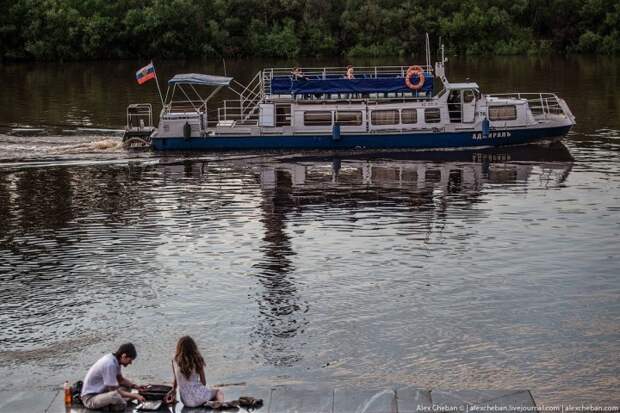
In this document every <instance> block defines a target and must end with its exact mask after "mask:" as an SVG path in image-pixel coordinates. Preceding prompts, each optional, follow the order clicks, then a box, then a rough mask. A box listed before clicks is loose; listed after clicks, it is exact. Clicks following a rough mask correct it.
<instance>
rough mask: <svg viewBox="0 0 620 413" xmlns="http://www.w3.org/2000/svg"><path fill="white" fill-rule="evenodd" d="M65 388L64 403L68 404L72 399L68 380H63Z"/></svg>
mask: <svg viewBox="0 0 620 413" xmlns="http://www.w3.org/2000/svg"><path fill="white" fill-rule="evenodd" d="M63 387H64V390H65V405H67V406H70V405H71V402H72V401H73V395H72V394H71V386H70V385H69V382H68V381H65V385H64V386H63Z"/></svg>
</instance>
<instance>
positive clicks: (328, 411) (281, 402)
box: [269, 387, 334, 413]
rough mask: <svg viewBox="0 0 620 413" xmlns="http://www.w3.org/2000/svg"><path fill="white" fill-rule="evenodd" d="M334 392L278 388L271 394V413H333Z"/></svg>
mask: <svg viewBox="0 0 620 413" xmlns="http://www.w3.org/2000/svg"><path fill="white" fill-rule="evenodd" d="M333 408H334V391H333V390H332V389H326V390H306V389H304V388H301V387H300V388H290V387H276V388H274V389H273V391H272V392H271V404H270V407H269V413H332V412H333Z"/></svg>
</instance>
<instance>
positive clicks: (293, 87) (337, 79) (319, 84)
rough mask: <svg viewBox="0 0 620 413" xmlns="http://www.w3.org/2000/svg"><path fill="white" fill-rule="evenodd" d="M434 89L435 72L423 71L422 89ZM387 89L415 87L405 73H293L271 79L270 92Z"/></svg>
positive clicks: (306, 92) (395, 89) (295, 93)
mask: <svg viewBox="0 0 620 413" xmlns="http://www.w3.org/2000/svg"><path fill="white" fill-rule="evenodd" d="M412 81H414V82H417V81H418V77H417V75H413V76H412ZM432 91H433V75H432V74H431V73H430V72H424V84H423V86H422V88H421V89H420V90H419V92H426V93H427V94H430V93H432ZM387 92H412V90H411V89H409V88H408V87H407V85H406V84H405V78H404V76H394V75H378V76H367V75H361V76H356V77H355V78H353V79H347V78H346V77H343V76H341V75H340V76H338V75H327V76H321V75H319V76H304V77H302V78H297V79H295V78H294V77H293V76H274V77H273V79H272V81H271V93H273V94H291V95H298V94H310V93H387Z"/></svg>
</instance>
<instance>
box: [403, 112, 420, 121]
mask: <svg viewBox="0 0 620 413" xmlns="http://www.w3.org/2000/svg"><path fill="white" fill-rule="evenodd" d="M400 120H401V122H402V123H418V111H417V109H403V110H402V112H401V114H400Z"/></svg>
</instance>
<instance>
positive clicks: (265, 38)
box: [0, 0, 620, 61]
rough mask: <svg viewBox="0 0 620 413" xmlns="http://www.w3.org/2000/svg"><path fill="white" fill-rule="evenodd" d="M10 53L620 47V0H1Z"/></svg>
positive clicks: (362, 53)
mask: <svg viewBox="0 0 620 413" xmlns="http://www.w3.org/2000/svg"><path fill="white" fill-rule="evenodd" d="M0 6H1V7H2V13H0V58H1V59H2V60H5V61H6V60H49V61H58V60H85V59H125V58H164V59H165V58H189V57H205V56H208V57H213V56H219V57H233V56H234V57H243V56H261V57H275V58H295V57H300V56H313V57H314V56H316V57H318V56H340V55H343V56H349V57H380V56H405V57H420V56H422V55H423V53H424V34H425V33H426V32H428V33H429V35H430V36H431V38H432V41H433V43H434V44H436V43H437V41H438V39H439V38H441V39H442V42H443V43H444V44H445V45H446V51H447V53H449V54H459V55H484V54H503V55H508V54H546V53H598V54H616V53H618V52H620V1H618V0H441V1H435V0H424V1H422V0H0Z"/></svg>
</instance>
